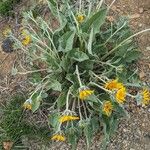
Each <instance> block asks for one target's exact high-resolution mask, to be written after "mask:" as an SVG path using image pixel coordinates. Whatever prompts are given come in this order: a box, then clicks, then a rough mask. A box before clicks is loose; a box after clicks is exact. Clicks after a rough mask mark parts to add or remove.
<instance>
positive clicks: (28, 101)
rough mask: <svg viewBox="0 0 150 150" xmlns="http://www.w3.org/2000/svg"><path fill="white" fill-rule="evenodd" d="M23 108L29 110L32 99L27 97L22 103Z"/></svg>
mask: <svg viewBox="0 0 150 150" xmlns="http://www.w3.org/2000/svg"><path fill="white" fill-rule="evenodd" d="M23 108H24V109H28V110H31V109H32V100H31V99H27V100H26V101H25V102H24V104H23Z"/></svg>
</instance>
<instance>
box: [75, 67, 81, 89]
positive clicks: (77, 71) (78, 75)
mask: <svg viewBox="0 0 150 150" xmlns="http://www.w3.org/2000/svg"><path fill="white" fill-rule="evenodd" d="M76 74H77V77H78V81H79V85H80V87H82V82H81V79H80V74H79V69H78V65H76Z"/></svg>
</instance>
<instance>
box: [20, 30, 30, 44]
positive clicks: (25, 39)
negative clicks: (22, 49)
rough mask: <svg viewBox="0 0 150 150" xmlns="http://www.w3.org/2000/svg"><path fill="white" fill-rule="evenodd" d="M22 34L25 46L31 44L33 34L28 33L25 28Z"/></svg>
mask: <svg viewBox="0 0 150 150" xmlns="http://www.w3.org/2000/svg"><path fill="white" fill-rule="evenodd" d="M21 34H22V36H23V40H22V44H23V45H24V46H27V45H29V43H30V42H31V36H30V35H29V34H27V32H26V31H25V30H22V32H21Z"/></svg>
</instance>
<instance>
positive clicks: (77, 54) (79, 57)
mask: <svg viewBox="0 0 150 150" xmlns="http://www.w3.org/2000/svg"><path fill="white" fill-rule="evenodd" d="M68 57H70V58H71V59H73V60H76V61H78V62H82V61H85V60H87V59H89V57H88V55H87V54H86V53H84V52H82V51H80V50H79V49H73V50H72V51H70V52H69V53H68Z"/></svg>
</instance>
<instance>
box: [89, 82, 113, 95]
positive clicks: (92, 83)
mask: <svg viewBox="0 0 150 150" xmlns="http://www.w3.org/2000/svg"><path fill="white" fill-rule="evenodd" d="M89 84H91V85H95V86H97V87H98V88H100V89H102V90H104V91H106V92H108V93H111V91H109V90H107V89H105V88H104V87H102V86H100V85H98V84H96V83H94V82H90V83H89Z"/></svg>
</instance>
